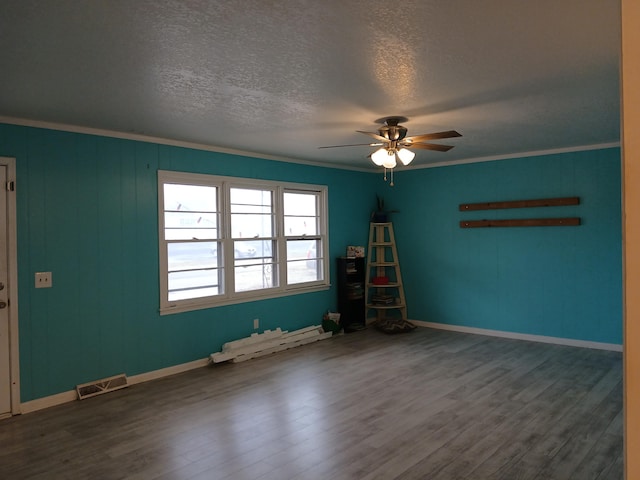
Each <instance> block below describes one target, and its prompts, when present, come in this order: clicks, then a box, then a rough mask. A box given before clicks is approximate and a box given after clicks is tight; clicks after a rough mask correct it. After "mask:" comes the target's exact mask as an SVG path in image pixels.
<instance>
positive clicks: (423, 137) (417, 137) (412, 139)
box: [404, 130, 462, 142]
mask: <svg viewBox="0 0 640 480" xmlns="http://www.w3.org/2000/svg"><path fill="white" fill-rule="evenodd" d="M461 136H462V135H460V134H459V133H458V132H456V131H455V130H447V131H446V132H435V133H425V134H423V135H413V136H411V137H405V139H404V141H409V142H421V141H423V140H435V139H436V138H453V137H461Z"/></svg>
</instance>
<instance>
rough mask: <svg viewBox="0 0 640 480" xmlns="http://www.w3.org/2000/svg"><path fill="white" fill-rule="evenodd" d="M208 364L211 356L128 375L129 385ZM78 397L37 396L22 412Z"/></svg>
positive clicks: (72, 394)
mask: <svg viewBox="0 0 640 480" xmlns="http://www.w3.org/2000/svg"><path fill="white" fill-rule="evenodd" d="M208 364H209V358H203V359H201V360H194V361H193V362H189V363H183V364H181V365H174V366H172V367H167V368H161V369H160V370H154V371H151V372H145V373H141V374H139V375H133V376H131V377H128V378H127V380H128V381H129V385H135V384H137V383H144V382H148V381H150V380H157V379H159V378H163V377H168V376H170V375H175V374H177V373H183V372H187V371H189V370H194V369H196V368H201V367H206V366H207V365H208ZM77 399H78V392H76V391H75V390H71V391H68V392H62V393H57V394H55V395H49V396H48V397H42V398H36V399H35V400H30V401H28V402H24V403H23V404H21V405H20V406H21V413H31V412H35V411H37V410H42V409H43V408H49V407H55V406H56V405H62V404H63V403H69V402H73V401H75V400H77Z"/></svg>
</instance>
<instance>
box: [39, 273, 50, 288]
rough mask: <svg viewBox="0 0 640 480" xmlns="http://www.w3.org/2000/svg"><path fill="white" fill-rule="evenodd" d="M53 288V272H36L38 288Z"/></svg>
mask: <svg viewBox="0 0 640 480" xmlns="http://www.w3.org/2000/svg"><path fill="white" fill-rule="evenodd" d="M51 286H52V277H51V272H36V288H50V287H51Z"/></svg>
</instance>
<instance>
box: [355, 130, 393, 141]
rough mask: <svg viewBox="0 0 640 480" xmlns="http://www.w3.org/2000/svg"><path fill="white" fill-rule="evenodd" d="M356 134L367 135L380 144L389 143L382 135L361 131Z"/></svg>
mask: <svg viewBox="0 0 640 480" xmlns="http://www.w3.org/2000/svg"><path fill="white" fill-rule="evenodd" d="M356 132H358V133H364V134H365V135H369V136H370V137H373V138H375V139H376V140H378V141H380V142H385V143H389V139H388V138H384V137H383V136H382V135H378V134H377V133H373V132H363V131H362V130H356Z"/></svg>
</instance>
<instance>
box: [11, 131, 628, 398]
mask: <svg viewBox="0 0 640 480" xmlns="http://www.w3.org/2000/svg"><path fill="white" fill-rule="evenodd" d="M0 156H9V157H15V158H16V159H17V160H16V163H17V185H18V188H17V203H18V269H19V272H18V283H19V285H18V286H19V315H20V318H19V326H20V332H19V335H20V372H21V397H22V401H23V402H24V401H29V400H33V399H36V398H41V397H45V396H48V395H53V394H56V393H60V392H66V391H69V390H72V389H73V388H74V387H75V385H76V384H78V383H83V382H86V381H91V380H95V379H98V378H102V377H106V376H109V375H113V374H117V373H121V372H125V373H127V374H128V375H136V374H139V373H144V372H149V371H153V370H157V369H160V368H165V367H169V366H173V365H178V364H181V363H186V362H189V361H192V360H197V359H201V358H204V357H206V356H207V355H208V354H210V353H212V352H215V351H217V350H219V349H220V347H221V345H222V344H223V343H224V342H226V341H229V340H234V339H237V338H241V337H243V336H246V335H248V334H250V333H251V332H253V328H252V327H253V319H254V318H260V321H261V327H262V328H265V329H267V328H276V327H282V328H284V329H289V330H292V329H295V328H299V327H303V326H307V325H310V324H312V323H318V322H319V320H320V317H321V315H322V313H323V312H324V311H325V310H326V309H328V308H331V309H334V308H335V306H336V292H335V287H332V288H331V289H329V290H326V291H322V292H316V293H309V294H304V295H297V296H290V297H282V298H277V299H271V300H265V301H260V302H250V303H245V304H238V305H230V306H225V307H219V308H213V309H207V310H199V311H194V312H187V313H182V314H174V315H166V316H160V315H159V314H158V306H159V297H158V242H157V232H158V224H157V179H156V172H157V170H158V169H165V170H179V171H191V172H198V173H211V174H217V175H229V176H239V177H249V178H263V179H269V180H282V181H287V182H303V183H314V184H324V185H328V187H329V214H330V222H329V235H330V255H331V266H332V267H333V264H334V260H335V257H338V256H340V255H343V254H344V251H345V246H346V245H351V244H359V245H365V244H366V242H367V234H368V218H369V213H370V212H371V210H372V209H373V207H374V199H375V194H376V193H379V194H382V195H383V196H384V197H385V199H386V204H387V206H388V207H390V208H397V209H399V210H400V213H397V214H394V216H393V220H394V227H395V231H396V237H397V241H398V250H399V257H400V262H401V264H402V274H403V277H404V281H405V285H406V294H407V303H408V311H409V318H411V319H415V320H424V321H432V322H441V323H448V324H455V325H462V326H470V327H479V328H486V329H496V330H503V331H508V332H517V333H529V334H537V335H548V336H554V337H563V338H570V339H578V340H589V341H597V342H606V343H621V339H622V313H621V310H622V307H621V305H622V302H621V219H620V151H619V149H606V150H595V151H587V152H578V153H570V154H562V155H550V156H543V157H530V158H523V159H515V160H505V161H496V162H487V163H478V164H470V165H459V166H453V167H446V168H432V169H424V170H412V171H407V170H405V171H402V169H399V171H398V172H397V174H396V186H395V187H393V188H390V187H388V184H385V183H384V182H383V181H382V175H381V174H378V173H375V174H368V173H359V172H351V171H345V170H333V169H327V168H320V167H313V166H305V165H299V164H291V163H281V162H272V161H267V160H261V159H256V158H248V157H240V156H231V155H226V154H219V153H213V152H206V151H198V150H192V149H187V148H178V147H171V146H165V145H158V144H153V143H145V142H138V141H130V140H121V139H114V138H107V137H99V136H92V135H83V134H75V133H68V132H60V131H53V130H47V129H38V128H30V127H22V126H14V125H0ZM574 195H577V196H580V197H581V200H582V202H581V205H579V206H575V207H561V208H553V209H535V210H534V209H522V210H503V211H498V210H495V211H487V212H482V213H478V214H471V213H469V212H464V213H463V212H459V211H458V204H460V203H465V202H481V201H489V200H509V199H526V198H544V197H559V196H574ZM573 215H575V216H580V217H581V218H582V220H583V225H581V226H580V227H562V228H550V227H549V228H508V229H460V228H459V227H458V222H459V221H460V220H462V219H470V218H515V217H524V216H531V217H537V216H573ZM37 271H52V272H53V288H51V289H37V290H36V289H35V288H34V286H33V282H34V280H33V275H34V272H37ZM332 277H334V275H333V272H332ZM334 278H335V277H334ZM332 283H333V284H335V281H333V282H332Z"/></svg>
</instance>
